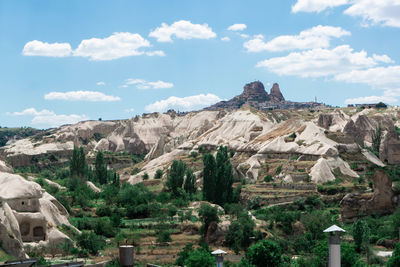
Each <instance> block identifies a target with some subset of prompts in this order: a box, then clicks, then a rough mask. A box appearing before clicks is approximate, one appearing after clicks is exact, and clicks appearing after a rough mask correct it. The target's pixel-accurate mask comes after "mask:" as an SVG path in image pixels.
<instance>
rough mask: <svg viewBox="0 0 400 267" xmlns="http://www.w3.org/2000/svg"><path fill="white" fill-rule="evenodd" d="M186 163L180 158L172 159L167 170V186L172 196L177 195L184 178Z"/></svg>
mask: <svg viewBox="0 0 400 267" xmlns="http://www.w3.org/2000/svg"><path fill="white" fill-rule="evenodd" d="M185 171H186V164H185V163H184V162H183V161H182V160H174V161H173V162H172V165H171V167H170V168H169V170H168V175H167V183H166V185H167V187H168V189H169V190H171V191H172V194H173V195H174V196H179V191H180V190H179V188H181V189H182V185H183V180H184V178H185Z"/></svg>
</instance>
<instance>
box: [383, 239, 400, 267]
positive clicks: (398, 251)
mask: <svg viewBox="0 0 400 267" xmlns="http://www.w3.org/2000/svg"><path fill="white" fill-rule="evenodd" d="M386 266H387V267H397V266H400V243H397V244H396V245H395V246H394V251H393V254H392V257H390V259H389V260H388V262H387V264H386Z"/></svg>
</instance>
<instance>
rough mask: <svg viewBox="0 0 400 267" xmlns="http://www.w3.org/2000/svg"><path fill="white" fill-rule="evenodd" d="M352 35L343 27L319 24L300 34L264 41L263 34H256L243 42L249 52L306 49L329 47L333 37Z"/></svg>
mask: <svg viewBox="0 0 400 267" xmlns="http://www.w3.org/2000/svg"><path fill="white" fill-rule="evenodd" d="M348 35H351V33H350V32H348V31H346V30H343V29H342V28H341V27H332V26H322V25H318V26H315V27H312V28H310V29H307V30H304V31H301V32H300V33H299V34H298V35H281V36H278V37H276V38H274V39H272V40H271V41H268V42H264V40H263V38H264V37H263V36H262V35H257V36H255V38H254V39H252V40H249V41H247V42H245V43H244V44H243V47H244V48H246V49H247V51H248V52H261V51H284V50H294V49H299V50H304V49H313V48H326V47H329V45H330V41H331V38H340V37H342V36H348Z"/></svg>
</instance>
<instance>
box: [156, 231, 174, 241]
mask: <svg viewBox="0 0 400 267" xmlns="http://www.w3.org/2000/svg"><path fill="white" fill-rule="evenodd" d="M171 241H172V239H171V235H170V233H169V231H168V230H164V231H160V232H159V233H158V235H157V242H160V243H164V242H171Z"/></svg>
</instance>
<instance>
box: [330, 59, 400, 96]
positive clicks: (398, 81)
mask: <svg viewBox="0 0 400 267" xmlns="http://www.w3.org/2000/svg"><path fill="white" fill-rule="evenodd" d="M335 79H336V80H338V81H345V82H348V83H364V84H368V85H370V86H372V87H374V88H376V89H384V90H389V91H391V90H392V91H393V92H397V91H398V90H400V66H399V65H396V66H387V67H376V68H369V69H365V70H351V71H347V72H343V73H340V74H338V75H336V76H335ZM392 96H393V95H392Z"/></svg>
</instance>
